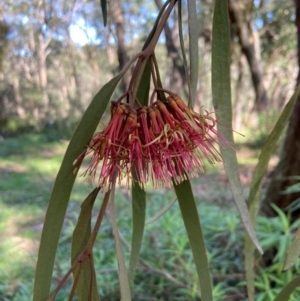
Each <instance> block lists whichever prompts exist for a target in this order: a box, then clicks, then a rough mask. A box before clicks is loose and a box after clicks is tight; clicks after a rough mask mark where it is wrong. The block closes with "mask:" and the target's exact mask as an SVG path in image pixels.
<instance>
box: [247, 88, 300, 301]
mask: <svg viewBox="0 0 300 301" xmlns="http://www.w3.org/2000/svg"><path fill="white" fill-rule="evenodd" d="M299 92H300V85H299V86H298V87H297V89H296V91H295V93H294V94H293V96H292V97H291V99H290V100H289V102H288V103H287V105H286V106H285V108H284V110H283V111H282V113H281V115H280V117H279V118H278V121H277V122H276V124H275V126H274V128H273V130H272V132H271V133H270V135H269V136H268V138H267V140H266V142H265V144H264V146H263V148H262V150H261V153H260V155H259V158H258V163H257V165H256V168H255V171H254V175H253V179H252V182H251V185H250V192H249V203H250V216H251V220H252V223H253V224H256V217H257V214H258V210H259V207H260V203H259V200H260V190H261V186H262V181H263V177H264V174H265V172H266V170H267V167H268V164H269V161H270V159H271V156H272V154H273V153H274V151H275V148H276V146H277V144H278V141H279V138H280V136H281V135H282V133H283V131H284V129H285V127H286V125H287V123H288V121H289V119H290V116H291V114H292V112H293V108H294V106H295V103H296V101H297V98H298V95H299ZM294 245H297V242H294V243H293V246H291V247H290V249H289V251H288V254H287V256H288V258H287V259H286V262H285V268H286V269H287V268H288V267H289V266H290V265H291V264H293V262H292V261H293V260H294V258H295V256H296V253H297V251H296V249H294V248H297V247H294ZM254 249H255V247H254V245H253V244H252V242H251V241H250V239H249V237H248V236H247V235H246V236H245V247H244V253H245V270H246V283H247V290H248V298H249V301H254V270H253V269H254V261H255V257H254ZM297 257H298V256H297Z"/></svg>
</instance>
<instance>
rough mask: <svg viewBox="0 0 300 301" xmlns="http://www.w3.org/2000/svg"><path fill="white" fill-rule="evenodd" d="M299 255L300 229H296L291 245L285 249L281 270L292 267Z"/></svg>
mask: <svg viewBox="0 0 300 301" xmlns="http://www.w3.org/2000/svg"><path fill="white" fill-rule="evenodd" d="M299 256H300V231H299V229H298V231H297V232H296V234H295V237H294V239H293V241H292V243H291V245H290V246H289V248H288V250H287V254H286V259H285V262H284V266H283V270H287V269H289V268H290V267H292V266H293V264H294V263H295V262H296V260H297V259H299Z"/></svg>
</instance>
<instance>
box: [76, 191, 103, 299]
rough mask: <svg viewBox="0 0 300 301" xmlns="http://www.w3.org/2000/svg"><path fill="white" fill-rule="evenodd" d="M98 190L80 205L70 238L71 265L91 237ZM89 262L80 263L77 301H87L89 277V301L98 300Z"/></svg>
mask: <svg viewBox="0 0 300 301" xmlns="http://www.w3.org/2000/svg"><path fill="white" fill-rule="evenodd" d="M99 190H100V188H95V189H94V190H93V191H92V192H91V193H90V194H89V195H88V196H87V198H86V199H85V200H84V201H83V203H82V204H81V211H80V214H79V217H78V222H77V225H76V227H75V229H74V232H73V237H72V253H71V263H72V264H73V263H74V262H75V260H76V259H77V258H78V256H79V255H80V254H81V253H82V252H83V250H84V248H85V247H86V245H87V242H88V240H89V238H90V236H91V219H92V210H93V206H94V202H95V200H96V198H97V195H98V192H99ZM89 260H90V259H89ZM89 260H86V261H85V262H84V263H82V264H83V266H82V269H81V273H80V276H79V281H78V284H77V287H76V294H77V296H78V301H85V300H88V296H89V291H90V280H91V275H92V278H93V292H92V300H91V301H99V300H100V298H99V294H98V289H97V282H96V274H95V270H94V267H91V264H90V262H89ZM78 270H79V267H77V268H76V269H75V271H74V272H73V276H74V278H75V277H76V273H78Z"/></svg>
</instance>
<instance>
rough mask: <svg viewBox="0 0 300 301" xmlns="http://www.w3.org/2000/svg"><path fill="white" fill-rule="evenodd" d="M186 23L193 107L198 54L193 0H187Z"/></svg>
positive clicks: (197, 30) (191, 105) (190, 101)
mask: <svg viewBox="0 0 300 301" xmlns="http://www.w3.org/2000/svg"><path fill="white" fill-rule="evenodd" d="M187 7H188V16H189V18H188V23H189V52H190V56H189V58H190V76H189V79H190V95H189V106H190V107H193V106H194V102H195V96H196V91H197V83H198V69H199V55H198V34H199V25H198V19H197V9H196V1H195V0H187Z"/></svg>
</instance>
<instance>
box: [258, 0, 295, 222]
mask: <svg viewBox="0 0 300 301" xmlns="http://www.w3.org/2000/svg"><path fill="white" fill-rule="evenodd" d="M295 7H296V27H297V42H298V45H297V54H298V66H299V70H298V77H297V84H299V83H300V1H298V0H295ZM299 129H300V97H298V99H297V102H296V105H295V108H294V110H293V113H292V116H291V119H290V122H289V125H288V128H287V133H286V137H285V140H284V143H283V147H282V150H281V156H280V161H279V163H278V165H277V166H276V168H275V170H274V172H273V175H272V179H271V182H270V184H269V186H268V189H267V193H266V196H265V200H264V208H263V209H264V211H266V212H267V213H269V214H272V211H271V209H270V207H269V205H270V203H274V204H276V205H277V206H278V207H279V208H286V207H287V206H288V205H290V204H291V203H292V202H293V201H295V200H296V199H298V198H300V192H298V193H291V194H282V191H283V190H285V189H286V188H287V187H289V186H291V185H293V184H295V183H296V182H297V180H295V179H291V177H292V176H299V175H300V131H299ZM298 182H299V180H298ZM296 216H299V210H298V212H294V217H296Z"/></svg>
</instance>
